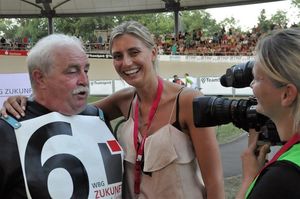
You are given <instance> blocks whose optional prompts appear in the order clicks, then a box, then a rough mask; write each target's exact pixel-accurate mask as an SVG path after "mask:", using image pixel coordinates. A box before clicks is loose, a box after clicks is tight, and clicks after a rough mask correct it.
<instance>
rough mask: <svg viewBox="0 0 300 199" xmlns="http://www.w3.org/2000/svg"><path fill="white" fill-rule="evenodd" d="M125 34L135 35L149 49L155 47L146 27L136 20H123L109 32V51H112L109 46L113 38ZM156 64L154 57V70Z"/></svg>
mask: <svg viewBox="0 0 300 199" xmlns="http://www.w3.org/2000/svg"><path fill="white" fill-rule="evenodd" d="M125 34H130V35H132V36H134V37H136V38H137V39H139V40H140V41H142V42H143V43H144V44H145V46H146V47H147V48H149V49H150V50H152V49H153V48H155V42H154V39H153V37H152V34H151V33H150V31H149V30H148V28H147V27H145V26H143V25H142V24H141V23H139V22H137V21H125V22H123V23H121V24H120V25H118V26H116V27H115V28H114V29H113V30H112V32H111V34H110V40H109V51H110V53H112V51H111V50H112V49H111V48H112V44H113V41H114V39H115V38H116V37H118V36H121V35H125ZM157 65H158V61H157V57H156V59H155V60H154V62H153V66H154V69H155V70H156V69H157Z"/></svg>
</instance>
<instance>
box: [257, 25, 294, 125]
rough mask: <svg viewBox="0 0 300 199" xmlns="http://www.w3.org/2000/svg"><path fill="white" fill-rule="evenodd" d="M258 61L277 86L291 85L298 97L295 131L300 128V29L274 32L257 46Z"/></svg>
mask: <svg viewBox="0 0 300 199" xmlns="http://www.w3.org/2000/svg"><path fill="white" fill-rule="evenodd" d="M256 60H257V61H259V62H260V63H261V66H262V69H263V70H264V71H265V72H266V74H268V75H269V77H270V78H271V79H272V80H273V82H274V84H275V85H278V86H280V85H285V84H288V83H291V84H293V85H295V86H296V87H297V90H298V95H297V98H296V100H295V103H294V104H293V112H292V114H293V118H294V130H295V131H296V130H297V129H298V128H299V127H300V93H299V91H300V29H299V28H290V29H281V30H274V31H272V32H270V33H268V34H266V35H264V36H263V37H262V38H261V39H260V40H259V42H258V44H257V46H256Z"/></svg>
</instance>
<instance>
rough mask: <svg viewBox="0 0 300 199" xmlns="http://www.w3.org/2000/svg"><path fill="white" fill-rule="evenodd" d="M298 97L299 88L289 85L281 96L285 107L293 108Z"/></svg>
mask: <svg viewBox="0 0 300 199" xmlns="http://www.w3.org/2000/svg"><path fill="white" fill-rule="evenodd" d="M297 95H298V90H297V87H296V86H295V85H294V84H287V85H286V86H285V89H284V91H283V93H282V96H281V103H282V105H283V106H291V105H292V104H293V103H294V101H295V100H296V98H297Z"/></svg>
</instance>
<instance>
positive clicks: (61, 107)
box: [0, 34, 123, 198]
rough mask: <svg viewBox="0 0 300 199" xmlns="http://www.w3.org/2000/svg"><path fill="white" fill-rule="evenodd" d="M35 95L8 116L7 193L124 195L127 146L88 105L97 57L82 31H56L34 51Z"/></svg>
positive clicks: (2, 160) (0, 145)
mask: <svg viewBox="0 0 300 199" xmlns="http://www.w3.org/2000/svg"><path fill="white" fill-rule="evenodd" d="M27 66H28V71H29V76H30V80H31V85H32V89H33V96H34V97H33V99H32V100H29V101H28V102H27V106H26V111H25V115H26V116H25V117H22V118H21V119H19V120H18V121H16V120H14V119H13V118H12V117H10V116H9V117H6V118H4V117H2V120H0V136H1V139H0V153H1V156H0V176H1V177H0V197H1V198H121V192H122V190H121V185H122V183H121V181H122V162H123V161H122V157H123V155H122V150H121V147H120V146H119V145H118V143H117V141H116V140H115V139H114V137H113V135H112V134H111V133H110V131H109V129H108V128H107V126H106V125H105V122H104V121H102V120H101V119H100V117H99V116H101V115H102V112H101V110H98V109H97V108H95V107H94V106H89V105H87V97H88V92H89V89H88V84H89V81H88V75H87V73H88V71H89V61H88V58H87V55H86V54H85V51H84V48H83V46H82V44H81V42H80V40H79V39H77V38H75V37H69V36H66V35H62V34H53V35H49V36H47V37H45V38H43V39H41V40H40V41H39V42H38V43H37V44H36V45H35V46H34V47H33V48H32V49H31V51H30V52H29V55H28V57H27Z"/></svg>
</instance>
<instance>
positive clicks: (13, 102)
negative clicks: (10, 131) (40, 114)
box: [1, 95, 27, 119]
mask: <svg viewBox="0 0 300 199" xmlns="http://www.w3.org/2000/svg"><path fill="white" fill-rule="evenodd" d="M26 102H27V97H25V96H21V95H17V96H11V97H9V98H7V99H6V101H4V103H3V107H2V108H1V114H2V115H3V117H7V115H8V113H10V114H11V115H13V116H14V117H16V118H18V119H19V118H21V116H22V117H24V116H25V112H24V111H25V107H26Z"/></svg>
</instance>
